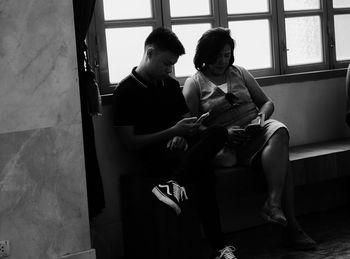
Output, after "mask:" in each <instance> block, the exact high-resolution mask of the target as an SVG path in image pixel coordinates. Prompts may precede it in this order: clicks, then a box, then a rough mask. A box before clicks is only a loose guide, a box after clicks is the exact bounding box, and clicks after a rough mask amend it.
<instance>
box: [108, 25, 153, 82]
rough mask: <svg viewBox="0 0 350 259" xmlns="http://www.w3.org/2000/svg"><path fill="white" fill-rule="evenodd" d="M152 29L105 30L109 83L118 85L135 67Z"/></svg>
mask: <svg viewBox="0 0 350 259" xmlns="http://www.w3.org/2000/svg"><path fill="white" fill-rule="evenodd" d="M151 31H152V27H150V26H149V27H134V28H114V29H106V42H107V58H108V70H109V81H110V83H111V84H113V83H118V82H119V81H120V80H122V79H123V78H124V77H125V76H127V75H128V74H129V73H130V72H131V69H132V68H133V67H135V66H137V65H138V64H139V62H140V60H141V58H142V55H143V46H144V42H145V39H146V37H147V36H148V34H150V33H151Z"/></svg>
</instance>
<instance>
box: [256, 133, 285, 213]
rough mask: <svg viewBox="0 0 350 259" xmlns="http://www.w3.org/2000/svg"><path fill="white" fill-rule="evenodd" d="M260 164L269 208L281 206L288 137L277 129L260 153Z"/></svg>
mask: <svg viewBox="0 0 350 259" xmlns="http://www.w3.org/2000/svg"><path fill="white" fill-rule="evenodd" d="M261 164H262V168H263V171H264V174H265V177H266V181H267V188H268V196H267V201H266V202H267V203H268V205H269V206H277V207H280V206H281V202H282V195H283V190H284V187H285V181H286V178H287V174H288V164H289V135H288V132H287V130H285V129H279V130H278V131H276V132H275V134H274V135H273V136H272V137H271V138H270V140H269V142H268V143H267V145H266V146H265V148H264V149H263V151H262V152H261Z"/></svg>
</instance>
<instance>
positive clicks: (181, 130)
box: [116, 117, 199, 150]
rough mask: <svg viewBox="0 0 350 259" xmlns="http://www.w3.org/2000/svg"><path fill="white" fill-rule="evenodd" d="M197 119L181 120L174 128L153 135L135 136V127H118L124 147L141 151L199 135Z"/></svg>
mask: <svg viewBox="0 0 350 259" xmlns="http://www.w3.org/2000/svg"><path fill="white" fill-rule="evenodd" d="M196 120H197V117H190V118H185V119H182V120H180V121H179V122H178V123H176V124H175V125H174V126H173V127H170V128H168V129H165V130H163V131H159V132H155V133H151V134H142V135H138V134H135V131H134V126H116V129H117V131H118V134H119V135H120V136H121V140H122V141H123V143H124V145H125V146H126V147H127V148H128V149H130V150H139V149H142V148H146V147H148V146H151V145H153V144H157V143H161V142H164V141H167V140H170V139H172V138H173V137H175V136H182V137H186V136H192V135H194V134H196V133H197V131H198V128H199V124H198V123H196Z"/></svg>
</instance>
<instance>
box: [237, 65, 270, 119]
mask: <svg viewBox="0 0 350 259" xmlns="http://www.w3.org/2000/svg"><path fill="white" fill-rule="evenodd" d="M240 69H241V71H242V73H243V77H244V79H245V82H246V86H247V88H248V90H249V93H250V95H251V97H252V99H253V102H254V103H255V105H256V106H257V107H258V108H259V112H260V113H263V114H265V119H268V118H270V117H271V115H272V113H273V111H274V109H275V107H274V104H273V102H272V101H271V99H270V98H269V97H268V96H267V95H266V94H265V93H264V92H263V90H262V89H261V87H260V85H259V83H258V82H257V81H256V80H255V79H254V77H253V76H252V74H251V73H249V71H248V70H246V69H245V68H242V67H240Z"/></svg>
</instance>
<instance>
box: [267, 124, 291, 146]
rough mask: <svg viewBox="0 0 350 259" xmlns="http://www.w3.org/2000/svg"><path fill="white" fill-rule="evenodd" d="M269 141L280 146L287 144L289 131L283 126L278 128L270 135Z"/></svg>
mask: <svg viewBox="0 0 350 259" xmlns="http://www.w3.org/2000/svg"><path fill="white" fill-rule="evenodd" d="M271 143H272V144H277V145H281V146H285V147H288V146H289V133H288V130H287V129H285V128H280V129H278V130H277V131H276V132H275V134H273V136H272V137H271Z"/></svg>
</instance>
